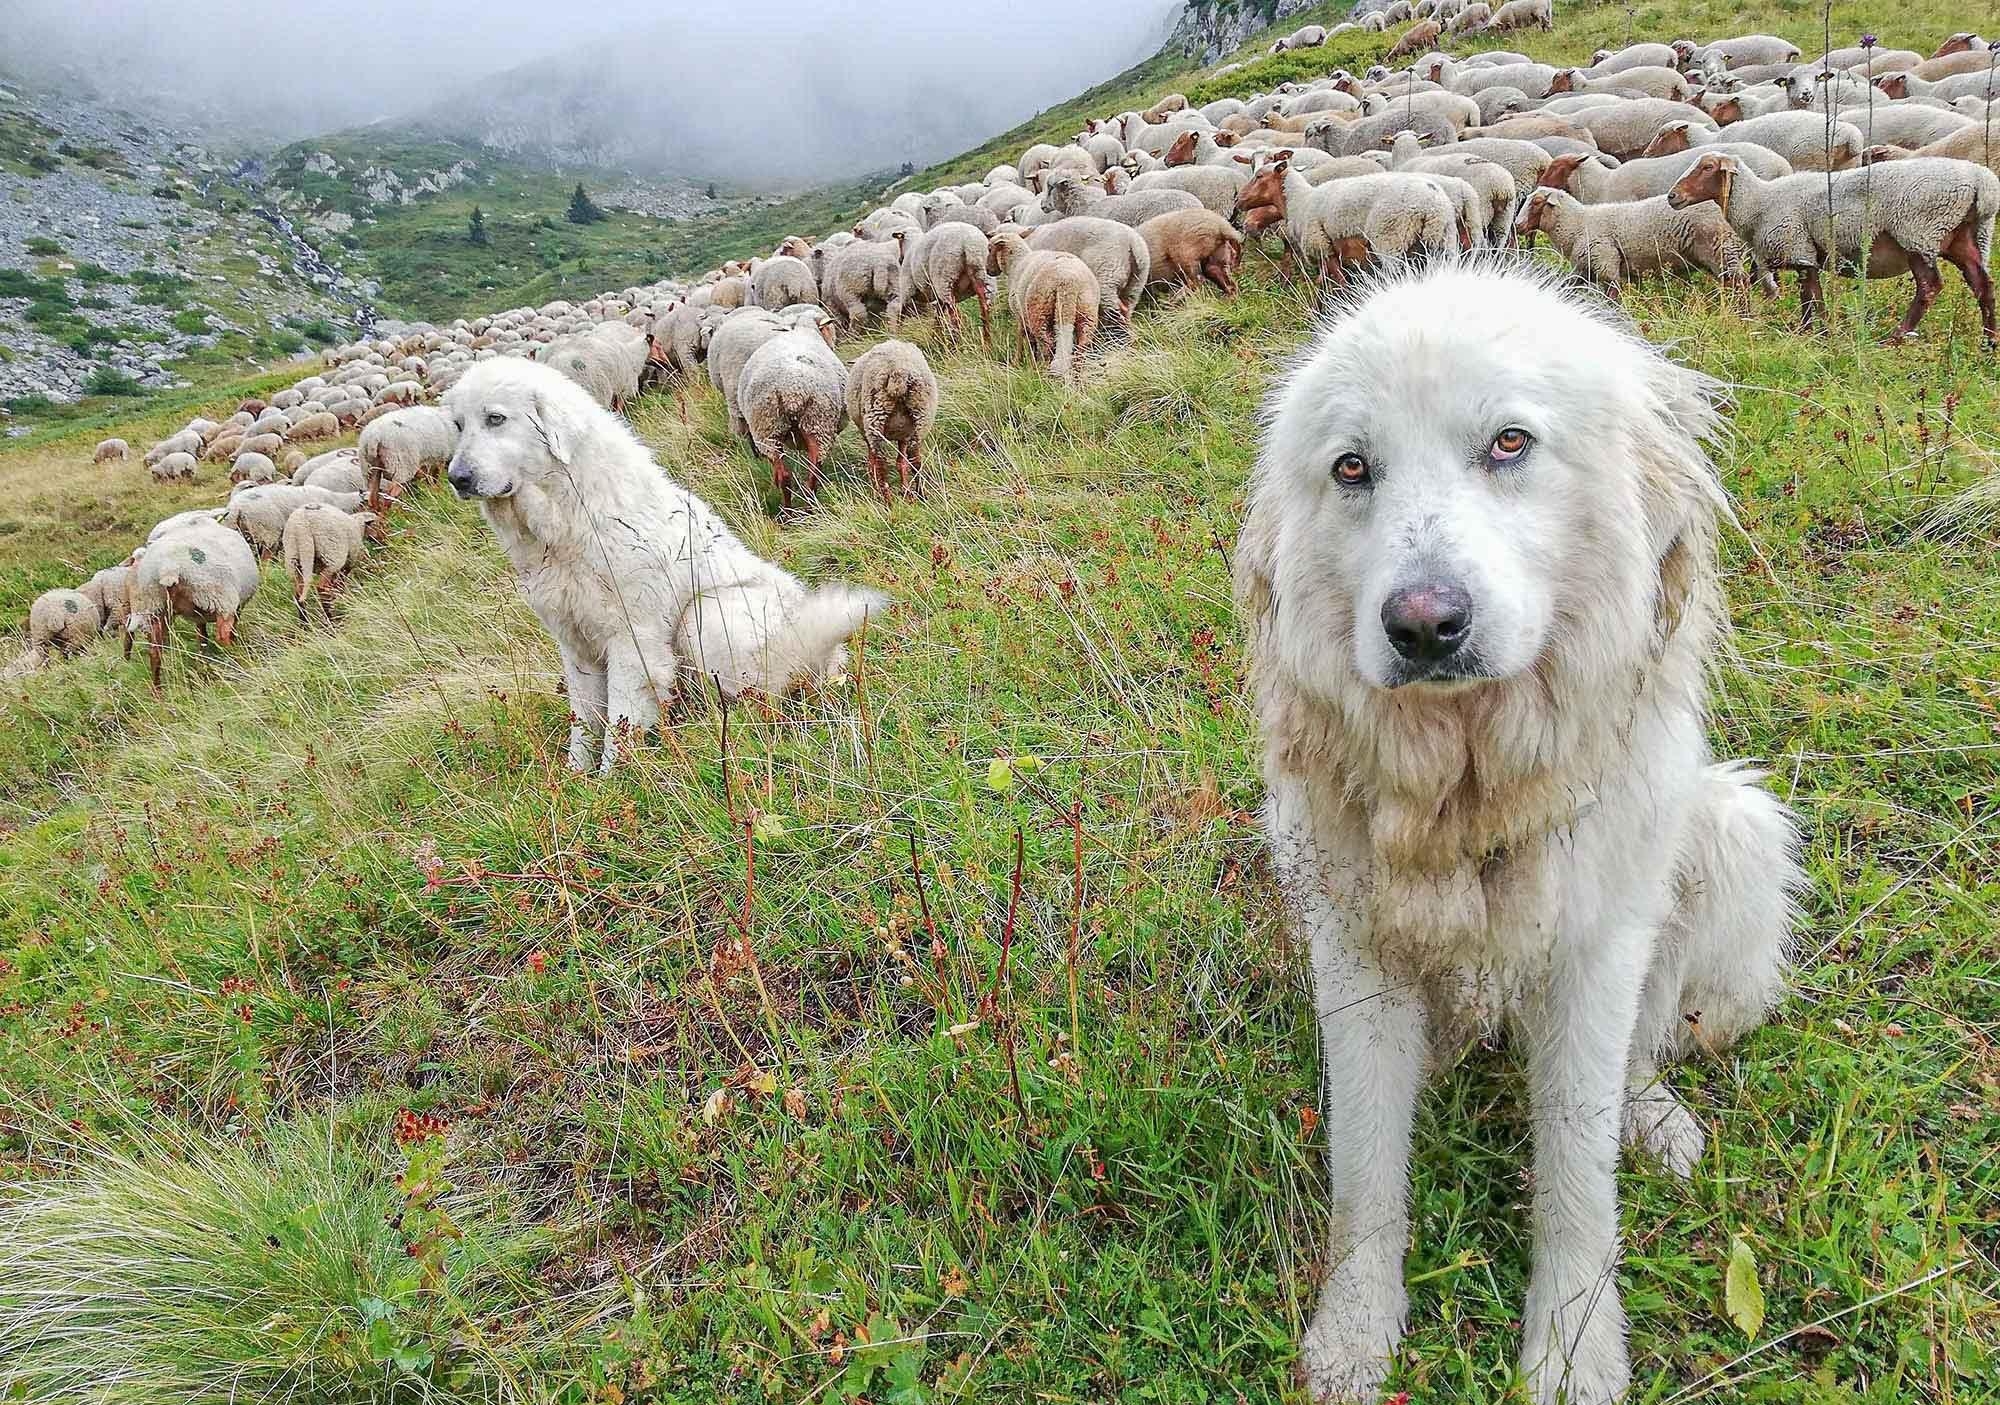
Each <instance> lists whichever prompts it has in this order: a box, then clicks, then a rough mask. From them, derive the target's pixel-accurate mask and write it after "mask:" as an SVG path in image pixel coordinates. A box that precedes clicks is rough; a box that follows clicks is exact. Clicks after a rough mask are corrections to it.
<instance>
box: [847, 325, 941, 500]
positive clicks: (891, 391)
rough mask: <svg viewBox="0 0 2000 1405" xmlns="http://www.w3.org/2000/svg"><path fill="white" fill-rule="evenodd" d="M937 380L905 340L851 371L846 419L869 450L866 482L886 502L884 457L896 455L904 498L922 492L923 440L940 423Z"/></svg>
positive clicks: (879, 348) (865, 357)
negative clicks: (858, 432) (870, 484)
mask: <svg viewBox="0 0 2000 1405" xmlns="http://www.w3.org/2000/svg"><path fill="white" fill-rule="evenodd" d="M937 410H938V381H937V375H936V374H935V373H934V372H933V371H932V370H931V367H930V362H928V361H926V360H925V359H924V353H923V352H922V351H921V350H919V349H918V348H917V347H915V346H913V345H911V344H910V343H909V342H906V341H895V340H889V341H884V342H880V343H878V344H877V345H875V346H873V347H870V348H869V349H868V350H867V351H866V352H864V353H862V355H860V356H859V357H857V358H856V359H855V362H854V364H853V365H852V366H850V367H848V368H847V417H848V418H849V419H851V420H853V421H854V427H855V428H856V429H858V430H859V431H860V432H861V440H862V443H863V444H865V445H866V446H867V449H868V477H869V481H871V482H872V483H873V484H874V485H875V490H876V491H877V492H878V493H880V494H881V495H882V501H883V502H885V503H886V502H888V501H889V500H890V497H889V472H888V467H887V465H885V464H884V463H883V455H884V454H885V453H886V452H887V451H888V450H890V449H894V450H895V455H896V469H897V474H898V476H899V477H900V479H901V480H902V489H903V492H904V494H905V495H906V496H912V497H914V496H918V495H920V494H921V493H922V491H923V466H924V461H923V438H924V436H925V435H926V434H928V433H930V430H931V426H932V425H933V424H935V423H936V421H937Z"/></svg>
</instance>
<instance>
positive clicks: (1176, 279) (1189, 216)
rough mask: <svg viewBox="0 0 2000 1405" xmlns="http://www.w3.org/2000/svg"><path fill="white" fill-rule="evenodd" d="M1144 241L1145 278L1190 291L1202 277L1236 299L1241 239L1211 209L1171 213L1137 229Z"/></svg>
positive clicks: (1241, 256) (1232, 228) (1226, 221)
mask: <svg viewBox="0 0 2000 1405" xmlns="http://www.w3.org/2000/svg"><path fill="white" fill-rule="evenodd" d="M1139 237H1140V238H1141V239H1143V240H1145V241H1146V258H1147V263H1148V265H1149V267H1148V279H1149V281H1150V282H1153V283H1169V282H1173V283H1178V284H1179V285H1180V286H1181V287H1182V288H1184V289H1186V290H1187V291H1188V292H1190V293H1191V292H1193V291H1194V290H1195V288H1196V287H1197V286H1198V285H1199V282H1200V280H1201V279H1202V278H1207V279H1208V281H1209V282H1211V283H1213V284H1215V286H1216V287H1218V288H1220V289H1221V290H1222V291H1223V292H1224V293H1225V294H1227V295H1228V296H1230V297H1232V298H1233V297H1235V296H1236V270H1237V268H1238V267H1240V266H1241V265H1242V262H1243V236H1242V235H1241V234H1238V233H1237V232H1236V229H1235V227H1234V226H1233V225H1231V224H1230V222H1229V221H1228V219H1227V218H1225V217H1224V216H1222V215H1219V214H1217V213H1216V212H1215V211H1214V210H1210V209H1200V210H1170V211H1168V212H1167V213H1166V214H1164V215H1155V216H1154V217H1153V218H1152V219H1149V220H1147V221H1146V222H1145V223H1144V224H1142V225H1140V226H1139Z"/></svg>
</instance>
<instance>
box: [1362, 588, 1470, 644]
mask: <svg viewBox="0 0 2000 1405" xmlns="http://www.w3.org/2000/svg"><path fill="white" fill-rule="evenodd" d="M1382 630H1383V632H1384V633H1385V634H1387V635H1388V636H1389V642H1390V643H1391V644H1392V645H1394V646H1395V649H1396V652H1397V653H1399V654H1401V655H1402V656H1403V657H1404V658H1406V659H1408V660H1409V661H1410V662H1411V663H1436V662H1438V661H1439V660H1440V659H1448V658H1450V657H1451V656H1452V655H1453V654H1455V653H1457V652H1458V647H1459V645H1461V644H1463V643H1464V642H1465V641H1466V638H1467V636H1468V635H1470V634H1471V633H1472V597H1471V596H1470V595H1467V594H1466V593H1465V590H1464V588H1463V587H1461V586H1456V585H1445V584H1434V585H1413V586H1406V587H1404V588H1403V589H1401V590H1398V591H1393V592H1391V593H1390V596H1389V598H1388V599H1387V600H1384V601H1383V602H1382Z"/></svg>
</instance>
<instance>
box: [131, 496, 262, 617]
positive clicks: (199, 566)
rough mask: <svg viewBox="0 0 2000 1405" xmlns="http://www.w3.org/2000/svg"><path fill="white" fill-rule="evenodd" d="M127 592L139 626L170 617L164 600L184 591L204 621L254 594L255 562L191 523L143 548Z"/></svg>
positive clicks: (230, 611)
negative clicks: (133, 580)
mask: <svg viewBox="0 0 2000 1405" xmlns="http://www.w3.org/2000/svg"><path fill="white" fill-rule="evenodd" d="M138 569H139V575H138V581H137V583H136V585H135V586H134V588H133V590H132V609H133V615H134V616H135V618H136V620H137V623H136V624H135V626H134V628H135V631H136V629H138V628H142V627H143V624H144V621H146V620H150V619H163V618H166V617H167V616H168V615H170V614H171V613H172V610H171V609H170V607H169V605H168V595H169V593H170V592H172V591H174V590H175V589H176V587H184V588H185V591H186V596H187V600H188V603H189V606H190V608H191V609H192V610H193V611H194V612H195V613H197V614H199V615H201V616H203V617H205V618H208V619H220V618H222V617H224V616H234V615H235V614H236V612H237V611H238V610H239V609H241V608H242V607H243V604H244V602H245V601H247V600H249V598H250V597H251V596H252V595H254V594H256V592H257V582H258V579H259V577H258V571H257V558H256V556H255V555H254V554H253V553H252V552H251V550H250V545H249V543H248V542H246V541H244V540H243V538H242V537H240V536H238V535H237V534H236V533H234V532H232V531H228V530H227V529H225V528H223V527H221V526H219V525H218V524H216V523H213V522H194V523H190V524H189V525H187V526H185V527H183V528H182V529H180V530H179V531H175V532H169V533H167V534H166V535H165V536H163V537H161V538H160V539H159V540H157V541H155V542H154V543H153V544H152V545H151V546H150V547H148V548H147V550H146V554H145V556H144V557H143V558H141V560H140V562H139V568H138Z"/></svg>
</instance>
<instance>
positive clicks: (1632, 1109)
mask: <svg viewBox="0 0 2000 1405" xmlns="http://www.w3.org/2000/svg"><path fill="white" fill-rule="evenodd" d="M1707 1142H1708V1138H1707V1136H1706V1134H1705V1133H1703V1131H1702V1129H1701V1123H1700V1122H1699V1121H1698V1120H1696V1118H1695V1115H1694V1114H1693V1113H1691V1112H1689V1111H1688V1110H1687V1108H1686V1107H1685V1106H1683V1105H1682V1103H1681V1100H1680V1099H1679V1098H1677V1097H1675V1096H1674V1093H1673V1090H1672V1089H1671V1088H1668V1087H1666V1086H1665V1085H1663V1084H1659V1083H1655V1084H1653V1085H1652V1086H1651V1087H1649V1088H1645V1089H1643V1090H1641V1091H1639V1092H1637V1093H1634V1094H1632V1095H1631V1096H1630V1097H1629V1098H1627V1099H1626V1100H1625V1145H1627V1146H1629V1147H1631V1148H1633V1149H1634V1150H1635V1151H1638V1152H1640V1153H1641V1154H1643V1155H1645V1156H1647V1157H1650V1158H1651V1159H1652V1160H1654V1161H1657V1162H1658V1163H1659V1164H1660V1166H1661V1167H1662V1168H1663V1169H1664V1170H1666V1171H1668V1172H1670V1173H1672V1174H1673V1175H1675V1176H1678V1177H1680V1178H1681V1179H1682V1180H1686V1179H1687V1178H1688V1177H1689V1176H1691V1175H1693V1174H1694V1168H1695V1167H1696V1166H1698V1165H1700V1164H1701V1153H1702V1148H1703V1147H1704V1146H1706V1145H1707Z"/></svg>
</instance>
